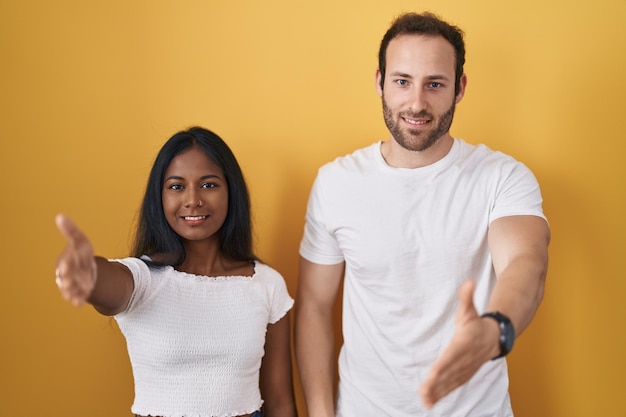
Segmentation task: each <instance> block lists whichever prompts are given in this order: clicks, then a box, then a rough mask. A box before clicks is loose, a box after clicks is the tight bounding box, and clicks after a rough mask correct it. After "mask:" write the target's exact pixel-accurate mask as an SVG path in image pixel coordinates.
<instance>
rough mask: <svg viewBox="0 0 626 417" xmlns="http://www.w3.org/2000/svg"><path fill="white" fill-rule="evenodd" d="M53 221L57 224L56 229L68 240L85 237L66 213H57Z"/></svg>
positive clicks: (73, 240)
mask: <svg viewBox="0 0 626 417" xmlns="http://www.w3.org/2000/svg"><path fill="white" fill-rule="evenodd" d="M55 223H56V225H57V229H59V232H61V234H62V235H63V236H64V237H65V238H66V239H67V240H68V241H69V242H76V241H78V240H81V239H83V238H84V237H85V235H84V234H83V233H82V232H81V231H80V229H79V228H78V226H76V224H75V223H74V222H73V221H72V220H71V219H70V218H69V217H67V216H66V215H64V214H57V216H56V217H55Z"/></svg>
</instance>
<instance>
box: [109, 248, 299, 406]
mask: <svg viewBox="0 0 626 417" xmlns="http://www.w3.org/2000/svg"><path fill="white" fill-rule="evenodd" d="M116 261H118V262H120V263H122V264H124V265H126V266H127V267H128V268H129V269H130V270H131V272H132V274H133V278H134V282H135V289H134V291H133V295H132V297H131V300H130V302H129V305H128V307H127V308H126V310H125V311H124V312H122V313H120V314H118V315H116V316H115V319H116V320H117V322H118V323H119V326H120V329H121V330H122V333H123V334H124V336H125V338H126V343H127V346H128V354H129V357H130V362H131V365H132V369H133V376H134V380H135V401H134V404H133V406H132V408H131V410H132V412H133V413H136V414H139V415H145V416H147V415H152V416H156V415H158V416H170V417H183V416H184V417H192V416H193V417H204V416H218V417H227V416H237V415H242V414H247V413H251V412H253V411H255V410H258V409H259V408H260V407H261V404H262V403H263V401H262V399H261V394H260V391H259V370H260V367H261V358H262V357H263V354H264V345H265V333H266V330H267V325H268V324H269V323H275V322H277V321H278V320H279V319H280V318H282V317H283V316H284V315H285V314H286V313H287V311H288V310H289V309H290V308H291V307H292V305H293V299H292V298H291V297H290V296H289V294H288V292H287V287H286V285H285V281H284V280H283V278H282V276H281V275H280V274H279V273H278V272H277V271H275V270H274V269H272V268H270V267H269V266H267V265H265V264H262V263H260V262H256V263H255V267H254V275H253V276H252V277H246V276H224V277H206V276H199V275H192V274H187V273H184V272H179V271H176V270H175V269H174V268H172V267H171V266H169V267H164V268H149V267H148V266H147V265H146V264H145V263H144V262H143V261H141V260H140V259H137V258H125V259H118V260H116Z"/></svg>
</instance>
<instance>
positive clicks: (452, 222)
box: [300, 139, 545, 417]
mask: <svg viewBox="0 0 626 417" xmlns="http://www.w3.org/2000/svg"><path fill="white" fill-rule="evenodd" d="M380 146H381V143H380V142H379V143H376V144H373V145H371V146H369V147H366V148H364V149H360V150H357V151H355V152H354V153H352V154H350V155H347V156H345V157H340V158H337V159H336V160H335V161H333V162H331V163H329V164H326V165H325V166H323V167H322V168H321V169H320V170H319V173H318V176H317V178H316V180H315V183H314V185H313V188H312V191H311V195H310V198H309V203H308V209H307V216H306V226H305V233H304V236H303V239H302V242H301V245H300V254H301V255H302V256H303V257H304V258H305V259H307V260H309V261H311V262H314V263H318V264H337V263H340V262H343V261H345V265H346V269H345V277H344V292H343V334H344V345H343V346H342V349H341V353H340V357H339V376H340V382H339V393H338V401H337V416H338V417H353V416H359V417H368V416H372V417H373V416H376V417H380V416H392V417H416V416H446V417H450V416H464V417H467V416H498V417H502V416H511V415H512V411H511V406H510V400H509V396H508V376H507V367H506V361H505V360H496V361H490V362H488V363H486V364H485V365H484V366H483V367H482V368H481V369H480V370H479V371H478V373H477V374H476V375H474V377H473V378H472V379H471V380H470V381H469V382H468V383H467V384H465V385H464V386H462V387H461V388H459V389H457V390H455V391H453V392H452V393H451V394H450V395H448V396H447V397H445V398H444V399H443V400H441V401H440V403H438V404H436V405H435V407H434V408H433V409H432V410H430V411H428V410H426V409H425V408H424V407H423V406H422V404H421V402H420V400H419V396H418V389H419V387H420V385H421V383H422V382H423V380H424V379H425V377H426V375H427V373H428V371H429V369H430V366H431V365H432V364H433V362H434V360H435V359H436V358H437V357H438V355H439V354H440V353H441V352H442V350H443V349H444V348H445V347H446V346H447V344H448V342H449V341H450V339H451V337H452V334H453V332H454V318H455V312H456V307H457V304H458V288H459V286H460V284H461V283H462V282H463V281H464V280H466V279H469V278H472V279H475V280H476V283H477V287H476V292H475V296H474V302H475V304H476V307H477V309H478V310H479V312H483V311H484V309H485V308H486V306H487V302H488V298H489V295H490V293H491V290H492V288H493V286H494V284H495V281H496V276H495V274H494V271H493V267H492V261H491V256H490V253H489V249H488V244H487V231H488V228H489V224H490V223H491V222H492V221H493V220H495V219H497V218H499V217H503V216H513V215H534V216H539V217H542V218H545V217H544V215H543V212H542V208H541V203H542V199H541V193H540V190H539V186H538V184H537V181H536V179H535V177H534V176H533V174H532V173H531V172H530V170H529V169H528V168H527V167H526V166H524V165H523V164H521V163H519V162H517V161H515V160H514V159H513V158H511V157H509V156H506V155H504V154H502V153H499V152H494V151H492V150H490V149H489V148H487V147H486V146H482V145H480V146H473V145H470V144H467V143H466V142H464V141H462V140H459V139H455V140H454V143H453V145H452V148H451V150H450V152H449V153H448V154H447V155H446V156H445V157H444V158H443V159H441V160H439V161H437V162H436V163H434V164H432V165H429V166H426V167H422V168H417V169H403V168H393V167H390V166H389V165H387V164H386V163H385V161H384V159H383V158H382V155H381V152H380Z"/></svg>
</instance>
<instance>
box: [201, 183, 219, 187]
mask: <svg viewBox="0 0 626 417" xmlns="http://www.w3.org/2000/svg"><path fill="white" fill-rule="evenodd" d="M215 187H217V185H215V184H214V183H212V182H205V183H204V184H202V188H215Z"/></svg>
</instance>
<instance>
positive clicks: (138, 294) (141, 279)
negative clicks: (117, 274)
mask: <svg viewBox="0 0 626 417" xmlns="http://www.w3.org/2000/svg"><path fill="white" fill-rule="evenodd" d="M111 261H112V262H119V263H121V264H122V265H125V266H126V267H127V268H128V269H129V270H130V272H131V274H132V276H133V281H134V284H135V285H134V288H133V293H132V294H131V297H130V300H129V302H128V305H127V306H126V308H125V309H124V311H122V312H121V313H119V314H118V316H123V315H124V314H126V313H128V312H129V311H132V309H133V307H134V306H136V305H137V304H139V302H140V301H141V299H143V298H144V297H145V294H146V290H147V288H149V287H150V280H151V278H152V274H151V273H150V268H149V267H148V265H147V264H146V263H145V262H144V261H142V260H141V259H138V258H123V259H111Z"/></svg>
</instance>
